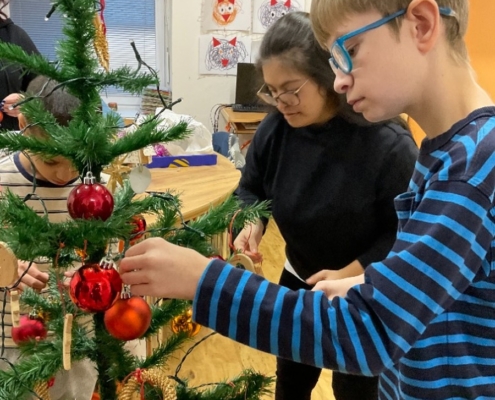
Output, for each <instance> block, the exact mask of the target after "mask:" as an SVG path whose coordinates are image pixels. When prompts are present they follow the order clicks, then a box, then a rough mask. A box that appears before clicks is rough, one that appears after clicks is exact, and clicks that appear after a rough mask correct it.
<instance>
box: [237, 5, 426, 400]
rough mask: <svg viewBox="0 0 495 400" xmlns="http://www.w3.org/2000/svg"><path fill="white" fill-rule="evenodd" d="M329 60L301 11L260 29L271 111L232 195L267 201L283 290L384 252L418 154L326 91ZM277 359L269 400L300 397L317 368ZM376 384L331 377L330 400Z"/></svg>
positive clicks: (251, 235)
mask: <svg viewBox="0 0 495 400" xmlns="http://www.w3.org/2000/svg"><path fill="white" fill-rule="evenodd" d="M329 56H330V54H329V53H328V52H327V51H325V50H323V49H322V48H321V47H320V46H319V45H318V44H317V42H316V40H315V37H314V35H313V32H312V29H311V25H310V21H309V16H308V14H306V13H302V12H295V13H290V14H288V15H286V16H284V17H283V18H281V19H280V20H278V21H277V22H276V23H275V24H274V25H273V26H272V27H271V28H270V29H269V30H268V32H267V33H266V34H265V36H264V38H263V42H262V44H261V47H260V52H259V60H258V62H257V66H258V68H259V70H260V72H261V73H262V75H263V79H264V82H265V84H264V85H263V86H262V87H261V88H260V90H259V91H258V96H259V97H260V98H261V99H262V100H263V101H265V102H266V103H268V104H271V105H273V106H275V107H276V108H277V110H276V111H274V112H273V113H271V114H269V115H268V116H267V117H266V118H265V120H264V121H263V122H262V123H261V124H260V126H259V128H258V130H257V132H256V134H255V136H254V139H253V142H252V144H251V146H250V147H249V151H248V154H247V157H246V165H245V167H244V171H243V174H242V178H241V182H240V188H239V195H240V197H241V199H242V200H243V201H244V202H246V203H252V202H255V201H258V200H271V207H272V212H273V218H274V220H275V221H276V223H277V225H278V227H279V229H280V232H281V234H282V236H283V238H284V239H285V242H286V255H287V259H286V261H285V265H284V269H283V272H282V275H281V278H280V282H279V283H280V284H281V285H282V286H285V287H287V288H289V289H292V290H298V289H311V288H312V287H313V286H314V285H315V284H316V283H317V282H319V281H321V280H329V279H341V278H346V277H352V276H356V275H360V274H362V273H363V266H367V265H369V264H370V263H371V262H373V261H379V260H381V259H383V258H384V257H385V256H386V255H387V253H388V251H389V250H390V248H391V246H392V244H393V242H394V239H395V234H396V229H397V218H396V214H395V211H394V205H393V199H394V197H395V196H396V195H398V194H400V193H402V192H404V191H405V190H406V189H407V186H408V182H409V178H410V176H411V174H412V171H413V168H414V162H415V159H416V156H417V147H416V145H415V143H414V141H413V139H412V137H411V135H410V134H409V132H408V131H407V129H406V127H405V125H404V124H403V123H401V120H400V119H397V120H396V121H395V120H394V121H387V122H384V123H380V124H370V123H368V122H366V121H365V120H364V118H362V117H361V115H359V114H357V113H355V112H354V111H353V110H352V108H351V106H349V105H348V104H347V103H346V101H345V99H344V98H343V97H341V96H339V95H338V94H337V93H336V92H335V91H334V89H333V80H334V74H333V72H332V70H331V68H330V65H329V63H328V59H329ZM266 223H267V221H258V222H257V223H255V224H252V225H251V226H248V227H246V228H245V229H244V230H242V231H241V232H240V234H239V235H238V237H237V238H236V240H235V243H234V244H235V246H236V247H237V248H239V249H241V250H243V251H245V252H246V253H247V254H248V255H251V256H253V257H256V256H257V253H258V245H259V243H260V241H261V238H262V235H263V232H264V229H265V226H266ZM303 335H304V332H302V333H301V340H304V339H303V337H302V336H303ZM278 340H282V339H281V338H278ZM281 356H282V357H283V354H281ZM282 357H280V358H278V359H277V384H276V397H275V398H276V400H289V399H297V400H309V399H310V398H311V391H312V390H313V388H314V387H315V385H316V383H317V381H318V378H319V375H320V372H321V369H320V368H316V367H313V366H309V365H303V364H298V363H296V362H293V361H288V360H285V359H284V358H282ZM377 382H378V381H377V378H375V377H363V376H356V375H347V374H345V371H335V372H334V374H333V379H332V386H333V390H334V395H335V398H336V399H337V400H354V399H356V400H357V399H359V400H368V399H369V400H375V399H376V398H377V387H378V384H377Z"/></svg>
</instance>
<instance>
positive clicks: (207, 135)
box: [137, 108, 213, 156]
mask: <svg viewBox="0 0 495 400" xmlns="http://www.w3.org/2000/svg"><path fill="white" fill-rule="evenodd" d="M161 110H162V109H161V108H157V109H156V113H155V115H156V114H158V113H159V112H160V111H161ZM143 118H144V117H143ZM158 118H159V119H160V124H159V127H160V128H163V129H169V128H170V127H172V126H174V125H177V124H178V123H179V122H182V121H186V122H187V126H188V128H189V130H190V131H191V133H190V134H189V136H188V137H187V138H185V139H183V140H174V141H172V142H166V143H162V144H163V146H165V148H166V149H167V150H168V152H169V153H170V155H172V156H178V155H185V154H206V153H213V144H212V133H211V132H210V131H209V130H208V129H207V128H206V127H205V126H204V125H203V124H202V123H201V122H198V121H196V120H195V119H193V118H192V117H191V116H189V115H184V114H176V113H175V112H173V111H172V110H165V111H164V112H163V113H161V114H160V116H159V117H158ZM139 119H140V118H138V121H137V123H138V125H139V123H140V121H139ZM147 153H148V151H145V154H146V155H156V152H155V151H154V149H153V151H152V153H151V154H147Z"/></svg>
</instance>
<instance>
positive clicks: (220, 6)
mask: <svg viewBox="0 0 495 400" xmlns="http://www.w3.org/2000/svg"><path fill="white" fill-rule="evenodd" d="M251 19H252V17H251V0H204V1H203V9H202V16H201V29H202V31H203V32H208V31H214V30H219V29H222V30H226V31H249V30H250V29H251Z"/></svg>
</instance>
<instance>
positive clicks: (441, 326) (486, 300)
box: [194, 107, 495, 400]
mask: <svg viewBox="0 0 495 400" xmlns="http://www.w3.org/2000/svg"><path fill="white" fill-rule="evenodd" d="M494 195H495V107H487V108H483V109H479V110H476V111H474V112H473V113H471V114H470V115H469V116H468V117H466V118H465V119H464V120H462V121H459V122H458V123H456V124H455V125H454V126H453V127H452V128H451V129H450V130H449V131H448V132H446V133H444V134H442V135H440V136H438V137H436V138H434V139H432V140H425V141H424V142H423V144H422V147H421V150H420V155H419V158H418V161H417V163H416V168H415V172H414V174H413V177H412V179H411V183H410V190H409V191H408V192H407V193H404V194H402V195H400V196H398V197H397V198H396V210H397V215H398V218H399V230H398V233H397V240H396V242H395V244H394V246H393V248H392V250H391V251H390V253H389V255H388V256H387V258H386V259H385V260H383V261H382V262H377V263H373V264H372V265H371V266H370V267H368V268H367V269H366V272H365V283H364V284H362V285H357V286H355V287H353V288H352V289H351V290H349V292H348V293H347V296H346V297H345V298H340V297H336V298H334V299H333V300H332V301H328V300H327V299H326V298H325V295H324V294H323V292H309V291H290V290H288V289H286V288H283V287H280V286H278V285H275V284H272V283H268V282H267V281H265V280H264V279H263V278H261V277H259V276H256V275H252V274H251V273H249V272H246V271H241V270H238V269H234V268H232V267H228V266H227V267H226V266H225V263H223V262H221V261H218V260H215V261H213V262H212V263H211V264H210V265H209V267H208V268H207V270H206V271H205V273H204V274H203V276H202V278H201V281H200V284H199V286H198V290H197V293H196V298H195V301H194V318H195V320H196V321H197V322H199V323H200V324H203V325H207V326H209V327H210V328H212V329H215V330H216V331H218V332H220V333H222V334H224V335H228V336H230V337H231V338H232V339H235V340H237V341H239V342H242V343H245V344H248V345H250V346H252V347H255V348H257V349H259V350H263V351H266V352H270V353H272V354H275V355H277V356H281V357H285V358H288V359H292V360H296V361H301V362H303V363H306V364H311V365H316V366H318V367H325V368H331V369H334V370H338V371H341V372H348V373H355V374H363V375H380V398H381V399H401V400H402V399H428V400H434V399H488V398H490V399H493V398H495V239H494V238H495V207H494V203H495V201H494ZM308 206H310V205H308ZM233 310H235V312H233Z"/></svg>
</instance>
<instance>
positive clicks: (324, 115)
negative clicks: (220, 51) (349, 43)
mask: <svg viewBox="0 0 495 400" xmlns="http://www.w3.org/2000/svg"><path fill="white" fill-rule="evenodd" d="M329 56H330V54H329V53H328V52H327V51H326V50H324V49H323V48H321V46H319V45H318V43H317V42H316V39H315V37H314V34H313V31H312V29H311V23H310V20H309V14H307V13H304V12H292V13H289V14H287V15H285V16H284V17H282V18H280V19H279V20H277V21H276V22H275V23H274V24H273V25H272V26H271V27H270V29H269V30H268V31H267V32H266V33H265V36H264V37H263V41H262V43H261V46H260V50H259V56H258V60H257V67H258V70H260V71H261V72H262V74H263V78H264V81H265V83H266V85H264V87H263V89H262V96H264V97H262V98H263V99H264V100H265V101H267V102H272V105H276V106H277V107H278V109H279V111H280V112H281V113H283V114H284V116H285V117H286V119H287V122H288V123H289V124H290V125H292V126H306V125H311V124H314V123H318V122H324V121H326V120H328V119H329V118H330V116H331V115H332V114H335V111H336V109H337V107H338V102H339V99H338V95H337V93H336V92H335V90H334V89H333V72H332V70H331V68H330V67H329V65H328V57H329ZM303 84H304V85H303ZM302 85H303V86H302ZM299 88H300V90H299V91H298V92H297V93H296V94H295V95H294V91H297V89H299ZM270 94H271V95H272V96H270ZM280 94H282V96H281V97H280V98H279V99H278V102H277V103H275V102H273V97H275V98H277V96H278V95H280ZM267 95H268V96H267ZM260 97H261V96H260ZM284 100H287V102H284ZM286 103H289V104H286ZM296 103H297V104H296Z"/></svg>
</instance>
